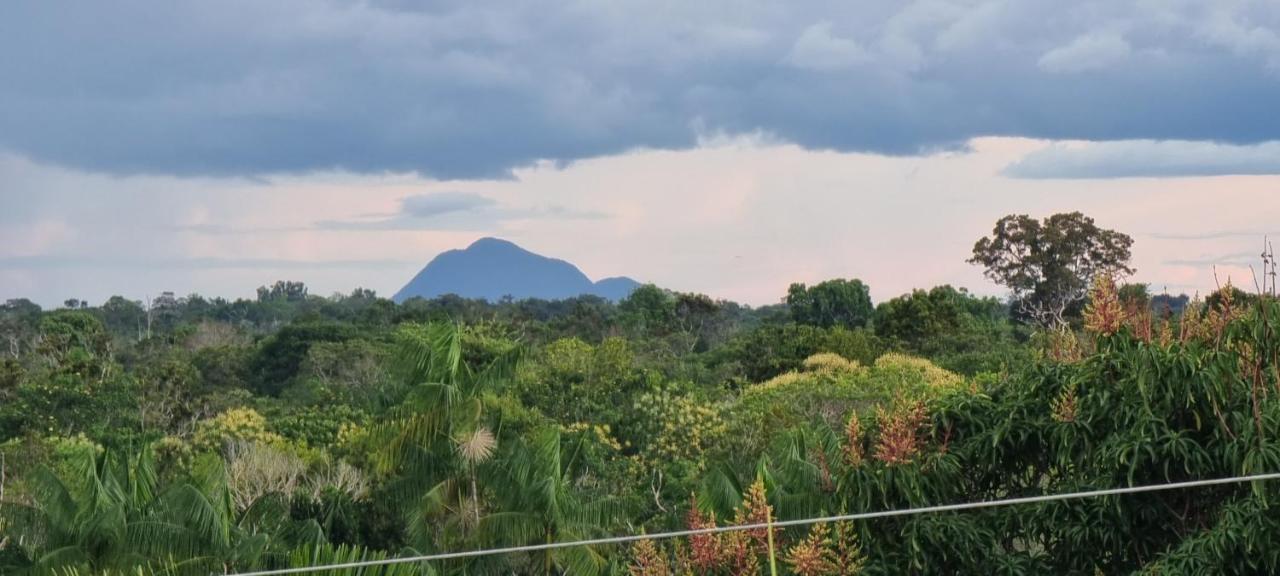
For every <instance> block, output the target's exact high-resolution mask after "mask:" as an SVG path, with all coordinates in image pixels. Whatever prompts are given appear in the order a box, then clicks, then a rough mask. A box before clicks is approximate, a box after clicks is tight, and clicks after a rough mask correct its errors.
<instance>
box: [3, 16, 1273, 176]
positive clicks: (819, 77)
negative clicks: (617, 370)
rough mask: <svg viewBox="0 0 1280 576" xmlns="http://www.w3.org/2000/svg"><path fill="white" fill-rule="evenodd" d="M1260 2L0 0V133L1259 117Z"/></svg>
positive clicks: (1161, 135)
mask: <svg viewBox="0 0 1280 576" xmlns="http://www.w3.org/2000/svg"><path fill="white" fill-rule="evenodd" d="M1278 28H1280V9H1277V8H1276V7H1275V4H1274V3H1268V2H1265V1H1257V2H1232V3H1192V2H1177V1H1174V2H1152V1H1148V0H1129V1H1115V0H1105V1H1097V2H1071V3H1063V2H1057V1H1050V0H1033V1H1028V2H1005V1H978V0H973V1H959V0H957V1H940V0H926V1H919V2H913V3H905V4H904V3H902V2H895V1H889V0H882V1H879V2H865V3H847V2H836V1H834V0H833V1H830V2H807V3H765V2H747V3H742V2H733V3H730V2H724V1H721V0H712V1H707V2H680V3H658V4H654V3H652V2H639V1H622V2H599V3H564V2H558V1H553V0H529V1H519V2H518V1H513V0H505V1H502V0H495V1H492V2H488V1H486V2H431V3H425V4H412V3H408V2H362V3H339V2H325V1H313V0H277V1H250V0H235V1H230V2H216V3H211V2H194V1H174V2H139V1H129V0H126V1H123V2H109V3H73V2H62V1H48V2H8V3H4V4H3V5H0V78H2V79H3V81H0V147H4V148H9V149H10V150H12V151H14V152H17V153H19V154H22V155H25V156H28V157H31V158H34V159H37V160H40V161H45V162H53V163H58V164H62V165H65V166H69V167H73V168H76V169H80V170H96V171H104V172H108V173H112V174H130V173H153V174H154V173H159V174H175V175H196V174H199V175H214V176H226V175H239V176H253V175H261V174H272V173H281V172H308V171H313V170H328V169H344V170H350V171H355V172H368V173H376V172H383V171H420V172H422V173H425V174H428V175H431V176H434V177H439V178H477V177H495V176H497V177H501V176H503V175H507V174H509V173H510V170H511V169H513V168H515V167H519V166H522V165H527V164H529V163H531V162H535V161H538V160H540V159H547V160H552V161H573V160H576V159H582V158H589V157H593V156H599V155H605V154H611V153H617V152H622V151H626V150H630V149H634V148H681V147H688V146H691V145H694V144H696V143H697V141H698V139H699V138H701V137H704V136H707V135H716V134H726V133H727V134H735V133H744V132H760V133H765V134H768V135H771V136H773V137H776V138H780V139H783V140H787V141H791V142H795V143H797V144H799V145H801V146H804V147H807V148H814V149H836V150H843V151H874V152H882V153H891V154H911V153H917V152H920V151H922V150H934V149H940V148H953V147H957V146H960V145H962V144H963V143H964V142H965V141H966V140H967V139H969V138H971V137H974V136H981V135H1018V136H1031V137H1041V138H1069V139H1087V140H1115V139H1157V140H1158V139H1181V140H1213V141H1220V142H1228V143H1237V144H1239V143H1255V142H1259V141H1264V140H1269V139H1273V138H1275V137H1276V135H1277V134H1280V114H1275V113H1274V104H1273V103H1274V102H1276V101H1280V36H1278V35H1277V32H1276V31H1277V29H1278Z"/></svg>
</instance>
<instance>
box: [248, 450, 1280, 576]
mask: <svg viewBox="0 0 1280 576" xmlns="http://www.w3.org/2000/svg"><path fill="white" fill-rule="evenodd" d="M1263 480H1280V472H1277V473H1271V474H1254V475H1250V476H1232V477H1230V478H1215V479H1211V480H1189V481H1186V482H1172V483H1168V484H1149V485H1145V486H1129V487H1125V488H1107V489H1103V490H1089V491H1085V492H1070V493H1066V494H1045V495H1040V496H1026V497H1022V498H1007V499H1003V500H984V501H979V502H964V503H960V504H942V505H938V506H925V507H921V508H903V509H900V510H881V511H878V512H862V513H858V514H841V515H838V516H821V517H817V518H801V519H797V520H781V521H777V522H773V523H771V524H770V523H765V524H739V525H736V526H717V527H715V528H699V529H697V530H678V531H674V532H660V533H657V534H632V535H629V536H613V537H609V538H596V539H591V540H578V541H574V542H551V543H547V544H531V545H528V546H512V547H509V548H489V549H482V550H468V551H464V552H447V553H442V554H430V555H426V556H413V557H407V558H387V559H384V560H367V561H362V562H348V563H345V564H331V565H325V566H314V567H309V568H282V569H279V570H263V571H259V572H242V573H239V574H233V575H230V576H277V575H283V574H302V573H308V572H328V571H333V570H345V569H348V568H362V567H369V566H387V565H392V564H410V563H417V562H438V561H443V560H458V559H463V558H476V557H480V556H493V555H497V554H514V553H517V552H538V551H542V550H556V549H560V548H572V547H576V546H599V545H603V544H626V543H628V542H636V541H639V540H665V539H670V538H683V537H686V536H700V535H704V534H717V533H721V532H739V531H745V530H760V529H769V528H788V527H791V526H805V525H809V524H820V523H828V522H844V521H850V520H874V519H877V518H891V517H895V516H911V515H915V514H935V513H938V512H957V511H962V510H976V509H980V508H997V507H1002V506H1019V505H1023V504H1038V503H1042V502H1055V501H1062V500H1078V499H1083V498H1097V497H1101V496H1117V495H1125V494H1137V493H1142V492H1159V491H1165V490H1182V489H1186V488H1199V487H1205V486H1218V485H1222V484H1240V483H1244V482H1258V481H1263Z"/></svg>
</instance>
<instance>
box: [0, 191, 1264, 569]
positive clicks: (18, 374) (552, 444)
mask: <svg viewBox="0 0 1280 576" xmlns="http://www.w3.org/2000/svg"><path fill="white" fill-rule="evenodd" d="M1132 245H1133V240H1132V238H1130V237H1129V236H1127V235H1126V234H1124V233H1121V232H1117V231H1112V230H1106V229H1103V228H1100V227H1099V226H1097V225H1096V224H1095V223H1094V221H1093V220H1092V219H1090V218H1089V217H1087V216H1084V215H1082V214H1079V213H1069V214H1056V215H1052V216H1049V217H1046V218H1044V219H1036V218H1033V217H1029V216H1020V215H1011V216H1008V217H1006V218H1003V219H1001V220H1000V221H999V222H997V223H996V225H995V227H994V229H993V230H992V231H991V232H990V233H989V235H987V236H985V237H982V238H980V239H978V240H977V241H976V244H975V245H974V248H973V255H972V259H971V260H970V264H972V265H974V266H978V267H980V268H981V269H982V270H983V271H984V272H985V274H986V275H987V277H988V278H990V279H991V280H992V281H993V282H994V283H995V284H997V285H999V286H1001V287H1002V289H1003V290H1005V291H1006V292H1007V296H1006V297H1002V298H995V297H979V296H975V295H973V294H971V293H969V292H968V291H966V290H963V289H957V288H953V287H951V286H947V285H942V286H934V287H923V288H920V289H917V290H913V291H911V292H910V293H906V294H900V295H896V296H893V297H890V298H884V299H882V300H881V301H879V302H878V303H877V304H874V305H873V302H872V299H871V296H870V294H871V292H870V290H871V287H870V286H868V285H866V284H864V283H863V282H862V281H860V280H857V279H831V280H827V281H823V282H819V283H815V284H812V285H805V284H801V283H795V284H792V285H791V286H790V288H789V289H788V290H786V292H785V298H784V299H782V300H781V301H780V302H779V303H778V304H774V305H768V306H759V307H750V306H745V305H739V304H736V303H734V302H729V301H724V300H718V299H713V298H711V297H708V296H705V295H702V294H694V293H682V292H675V291H670V290H666V289H663V288H661V287H658V286H654V285H651V284H647V285H642V286H639V287H638V288H636V289H634V290H633V291H632V292H631V293H630V294H629V295H627V296H626V297H624V298H621V299H620V300H618V301H611V300H609V299H606V298H602V297H600V296H591V295H584V296H580V297H572V298H565V299H558V300H542V299H533V298H530V299H518V300H517V299H512V298H505V299H500V300H498V301H487V300H483V299H468V298H463V297H459V296H456V295H443V296H439V297H435V298H430V299H427V298H420V297H415V298H409V299H406V300H404V301H403V302H395V301H393V300H389V299H386V298H383V297H380V296H378V295H377V294H375V293H374V292H372V291H370V290H363V289H357V290H355V291H353V292H351V293H349V294H335V295H333V296H317V295H314V294H310V293H309V292H308V290H307V287H306V286H305V285H304V284H302V283H299V282H289V281H282V282H278V283H275V284H274V285H270V286H264V287H262V288H260V289H259V290H258V294H257V298H256V299H238V300H234V301H229V300H226V299H221V298H206V297H202V296H200V295H197V294H192V295H189V296H181V297H178V296H174V295H173V294H168V293H166V294H163V295H162V296H160V297H158V298H155V299H154V300H149V301H145V302H141V301H133V300H129V299H126V298H124V297H113V298H111V299H109V300H107V301H105V302H101V303H88V302H82V301H68V302H66V303H65V305H64V306H61V307H57V308H50V309H43V308H42V307H41V306H39V305H36V304H34V303H32V302H31V301H29V300H25V299H11V300H8V301H7V302H6V303H5V304H4V306H3V308H0V334H2V335H3V344H4V347H3V359H2V360H0V573H3V574H13V575H28V574H30V575H36V574H56V575H63V576H72V575H83V576H88V575H103V576H108V575H109V576H126V575H129V576H135V575H136V576H150V575H186V574H243V573H251V572H257V571H272V570H288V569H294V570H295V571H294V572H292V573H315V574H352V575H355V574H359V575H369V576H376V575H407V574H423V575H427V574H430V575H435V574H440V575H452V574H457V575H483V574H530V575H534V574H537V575H552V574H573V575H630V576H661V575H668V574H678V575H702V574H716V575H735V576H745V575H764V574H767V575H770V576H773V575H799V576H816V575H822V574H833V575H835V574H839V575H853V574H863V575H881V574H977V573H984V574H987V573H994V574H1086V575H1094V574H1272V573H1276V572H1280V546H1277V545H1276V543H1277V542H1280V482H1274V481H1252V482H1236V483H1223V484H1215V485H1210V486H1202V487H1196V488H1194V489H1185V490H1167V491H1152V492H1141V493H1133V494H1108V495H1103V496H1099V497H1095V498H1081V499H1070V500H1049V501H1035V502H1032V503H1027V504H1024V505H1012V506H998V507H987V508H980V509H973V510H943V511H935V512H930V513H919V514H904V515H894V516H885V517H873V518H855V519H851V520H836V521H820V522H807V523H806V522H792V521H803V520H806V519H815V518H830V517H837V518H839V517H841V516H849V515H857V514H859V513H868V512H881V511H894V510H908V509H913V508H927V507H931V506H939V505H948V504H963V503H971V502H986V501H998V500H1007V499H1012V498H1027V497H1034V496H1043V495H1054V494H1067V493H1075V492H1082V491H1090V490H1103V489H1112V488H1123V487H1137V486H1148V485H1160V484H1170V483H1177V482H1185V481H1194V480H1212V479H1218V478H1231V477H1239V476H1248V475H1257V474H1266V473H1274V472H1277V471H1280V301H1277V298H1276V280H1275V278H1276V262H1275V260H1274V259H1273V256H1271V253H1270V252H1269V251H1263V252H1262V253H1261V255H1260V257H1259V258H1258V261H1257V267H1256V269H1255V270H1256V274H1255V275H1254V277H1252V278H1248V279H1242V278H1232V279H1230V281H1228V280H1227V279H1223V280H1222V283H1221V285H1220V287H1219V288H1218V289H1217V290H1216V291H1214V292H1212V293H1209V294H1200V295H1191V296H1188V295H1182V294H1180V295H1177V296H1171V295H1169V294H1167V293H1161V294H1156V293H1153V292H1154V291H1153V290H1151V289H1150V288H1149V287H1148V286H1146V285H1143V284H1134V283H1126V282H1125V278H1126V277H1127V276H1128V275H1129V274H1130V273H1132V272H1133V270H1132V268H1131V264H1130V258H1131V255H1130V251H1131V246H1132ZM1207 273H1210V274H1211V273H1212V271H1207ZM1246 280H1247V282H1246ZM775 522H777V523H782V525H781V526H777V527H774V526H772V524H773V523H775ZM733 526H751V527H752V528H750V529H744V530H732V529H731V528H732V527H733ZM709 528H725V529H724V530H714V531H712V530H708V529H709ZM689 530H692V531H694V533H693V534H689V535H686V536H670V535H668V534H667V533H670V532H682V531H689ZM644 535H654V536H655V537H654V538H632V539H630V540H626V541H621V542H617V541H609V538H610V537H618V536H644ZM598 539H603V540H605V542H603V543H588V544H582V545H568V546H548V545H554V544H572V543H575V542H582V541H590V540H598ZM509 548H515V549H516V550H506V551H504V550H503V549H509ZM472 551H492V553H483V554H476V555H453V556H451V554H455V553H463V552H472ZM440 555H443V556H444V557H442V558H439V559H435V560H425V559H423V558H431V557H433V556H440ZM353 563H354V564H356V565H355V566H347V567H343V568H334V569H323V570H322V569H321V568H322V567H324V566H331V565H349V564H353ZM362 563H363V564H362ZM312 569H314V571H308V570H312Z"/></svg>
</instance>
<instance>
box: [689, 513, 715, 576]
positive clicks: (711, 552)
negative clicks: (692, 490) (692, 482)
mask: <svg viewBox="0 0 1280 576" xmlns="http://www.w3.org/2000/svg"><path fill="white" fill-rule="evenodd" d="M685 524H686V525H687V526H688V527H689V529H690V530H704V529H707V528H715V527H716V514H715V512H711V513H708V514H707V515H705V516H704V515H703V514H702V512H700V511H699V510H698V497H697V496H694V497H693V500H692V501H691V502H690V504H689V513H688V514H687V515H685ZM689 548H690V553H689V557H690V558H689V559H690V561H691V562H692V563H693V566H694V568H697V569H698V572H699V573H700V574H705V573H707V572H712V571H715V570H716V569H717V568H719V567H720V564H721V560H722V558H723V551H722V549H721V545H720V536H719V535H718V534H694V535H693V536H690V537H689Z"/></svg>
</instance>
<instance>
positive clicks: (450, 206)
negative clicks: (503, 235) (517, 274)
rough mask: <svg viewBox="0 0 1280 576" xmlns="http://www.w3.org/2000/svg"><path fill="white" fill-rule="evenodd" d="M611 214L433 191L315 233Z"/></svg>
mask: <svg viewBox="0 0 1280 576" xmlns="http://www.w3.org/2000/svg"><path fill="white" fill-rule="evenodd" d="M609 217H610V215H609V214H607V213H604V212H598V211H594V210H578V209H573V208H568V207H566V206H561V205H558V204H548V205H540V206H529V207H516V206H506V205H501V204H499V203H498V202H497V201H496V200H494V199H492V198H489V197H487V196H483V195H480V194H476V193H472V192H436V193H432V194H422V195H417V196H409V197H407V198H404V199H403V200H401V202H400V212H399V213H396V214H390V215H372V216H370V217H366V218H356V219H348V220H323V221H320V222H317V223H316V224H315V225H314V226H313V227H312V229H315V230H379V231H385V230H491V229H493V228H495V227H498V226H500V225H501V224H502V223H503V222H504V221H508V220H529V219H539V220H541V219H549V220H550V219H554V220H599V219H604V218H609Z"/></svg>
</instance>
